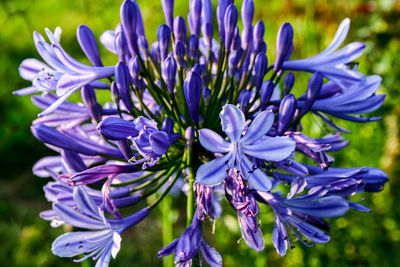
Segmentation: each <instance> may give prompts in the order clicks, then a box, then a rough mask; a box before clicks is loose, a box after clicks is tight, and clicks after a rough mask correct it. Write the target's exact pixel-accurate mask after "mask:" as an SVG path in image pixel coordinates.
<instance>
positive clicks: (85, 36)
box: [76, 25, 103, 67]
mask: <svg viewBox="0 0 400 267" xmlns="http://www.w3.org/2000/svg"><path fill="white" fill-rule="evenodd" d="M76 35H77V37H78V42H79V45H80V46H81V48H82V50H83V52H84V53H85V55H86V56H87V57H88V59H89V60H90V62H92V64H93V65H94V66H96V67H103V63H102V62H101V58H100V54H99V49H98V47H97V43H96V38H95V37H94V34H93V32H92V30H91V29H90V28H89V27H88V26H86V25H79V27H78V29H77V32H76Z"/></svg>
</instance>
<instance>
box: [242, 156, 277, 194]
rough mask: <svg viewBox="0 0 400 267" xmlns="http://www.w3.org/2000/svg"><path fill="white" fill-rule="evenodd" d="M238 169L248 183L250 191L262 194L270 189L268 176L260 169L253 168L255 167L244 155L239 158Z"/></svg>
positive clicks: (270, 184)
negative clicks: (253, 190)
mask: <svg viewBox="0 0 400 267" xmlns="http://www.w3.org/2000/svg"><path fill="white" fill-rule="evenodd" d="M239 167H240V171H241V173H242V175H243V176H244V178H245V179H246V180H247V181H248V182H249V184H250V185H251V187H252V189H255V190H257V191H262V192H266V191H269V190H270V189H271V187H272V183H271V180H270V179H269V178H268V176H267V175H266V174H265V173H264V172H263V171H262V170H261V169H259V168H255V165H254V164H252V162H251V161H250V160H249V158H248V157H246V156H245V155H242V156H241V161H240V165H239Z"/></svg>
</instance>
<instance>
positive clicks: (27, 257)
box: [0, 0, 400, 267]
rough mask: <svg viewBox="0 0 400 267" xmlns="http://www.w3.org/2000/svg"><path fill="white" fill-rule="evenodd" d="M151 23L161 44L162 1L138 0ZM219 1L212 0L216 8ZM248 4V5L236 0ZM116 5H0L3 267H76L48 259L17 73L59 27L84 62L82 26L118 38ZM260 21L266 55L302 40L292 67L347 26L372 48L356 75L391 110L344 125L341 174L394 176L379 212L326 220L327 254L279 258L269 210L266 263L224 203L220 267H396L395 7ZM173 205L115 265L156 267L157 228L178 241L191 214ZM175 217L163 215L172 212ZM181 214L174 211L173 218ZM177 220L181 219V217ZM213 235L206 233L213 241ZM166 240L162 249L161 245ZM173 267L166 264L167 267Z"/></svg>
mask: <svg viewBox="0 0 400 267" xmlns="http://www.w3.org/2000/svg"><path fill="white" fill-rule="evenodd" d="M138 2H139V4H140V5H141V8H142V12H143V17H144V20H145V27H146V32H147V35H148V38H149V41H154V40H155V38H156V27H157V26H158V25H159V24H160V23H163V22H164V16H163V13H162V10H161V4H160V1H158V0H156V1H145V0H138ZM187 2H188V1H185V0H175V6H176V8H175V14H176V15H182V16H184V17H185V14H187V10H188V7H187V6H188V4H187ZM214 2H215V3H216V2H217V1H214ZM236 2H237V4H241V1H236ZM119 5H120V1H112V0H105V1H94V0H68V1H67V0H63V1H61V0H35V1H21V0H2V1H0V27H1V31H0V62H1V64H0V81H1V84H2V90H0V164H1V165H0V167H1V170H2V176H1V178H0V218H1V220H0V242H1V249H0V262H1V263H0V265H2V266H75V264H73V263H72V261H71V260H69V259H59V258H57V257H56V256H53V255H52V254H51V251H50V247H51V243H52V241H53V240H54V239H55V238H56V237H57V236H58V235H60V234H61V233H62V232H63V229H62V227H61V228H59V229H51V228H50V227H49V226H48V223H47V222H45V221H42V220H41V219H40V218H39V217H38V213H39V212H40V211H42V210H45V209H48V208H50V205H49V204H47V203H46V202H45V199H44V197H43V193H42V190H41V187H42V186H43V185H44V184H45V183H46V180H43V179H39V178H35V177H33V175H32V174H31V166H32V165H33V163H34V162H35V161H37V160H38V159H39V158H41V157H43V156H44V155H48V154H49V153H51V152H50V150H48V149H46V148H45V147H44V146H43V145H42V144H41V143H40V142H38V141H36V140H35V139H34V138H33V137H32V135H31V134H30V131H29V126H30V124H31V121H32V120H33V119H34V118H35V117H36V114H37V113H38V109H37V108H35V107H34V106H33V105H32V104H31V103H30V99H29V97H15V96H13V95H12V94H11V92H12V91H13V90H15V89H18V88H22V87H25V86H29V82H25V81H23V80H22V79H21V78H20V77H19V76H18V66H19V64H20V62H21V61H22V60H23V59H25V58H27V57H36V58H38V57H39V56H38V54H37V52H36V51H35V49H34V46H33V41H32V38H31V37H32V31H33V30H38V31H40V32H43V29H44V27H49V28H50V29H54V28H55V27H56V26H61V27H62V29H63V35H62V44H63V46H64V47H65V49H66V50H67V51H68V52H70V53H71V54H72V55H73V56H75V57H77V58H78V59H79V60H81V61H83V62H88V61H87V59H85V58H84V56H83V53H82V52H81V51H80V49H79V47H78V45H77V42H76V37H75V31H76V27H77V26H78V24H80V23H84V24H87V25H88V26H90V27H91V28H92V29H93V31H94V32H95V34H96V35H97V36H100V34H101V33H102V31H104V30H106V29H112V28H114V27H115V25H116V24H117V23H118V21H119ZM255 6H256V14H255V16H256V19H257V20H258V19H263V20H264V22H265V24H266V42H267V44H268V45H269V47H268V53H267V55H268V57H269V59H270V60H272V59H273V58H274V53H275V47H274V46H275V38H276V33H277V31H278V29H279V26H280V24H281V23H283V22H285V21H289V22H291V23H292V24H293V27H294V30H295V37H294V38H295V50H294V55H293V58H303V57H307V56H311V55H313V54H315V53H317V52H319V51H322V49H323V48H324V47H325V46H327V45H328V44H329V42H330V40H331V39H332V38H333V35H334V33H335V30H336V27H337V25H338V24H339V22H340V21H341V20H342V19H344V18H345V17H350V18H351V19H352V27H351V30H350V36H349V38H348V39H347V41H348V42H349V41H354V40H361V41H365V42H366V44H367V49H366V51H365V54H364V56H363V57H362V58H361V60H360V67H361V71H362V72H364V73H366V74H379V75H381V76H382V77H383V85H382V87H381V89H380V91H381V92H382V93H386V94H387V95H388V96H387V100H386V103H385V105H384V107H383V108H381V110H380V111H378V113H379V114H381V115H383V116H384V119H383V120H381V121H379V122H375V123H371V124H352V123H342V122H340V125H342V126H345V127H346V128H348V129H350V130H351V131H352V134H347V135H346V136H345V137H346V138H348V139H350V140H351V144H350V146H349V147H348V149H346V150H344V151H343V152H337V153H335V154H334V156H335V158H336V162H335V165H336V166H341V167H353V166H364V165H366V166H373V167H381V168H383V169H384V170H385V171H386V172H387V173H388V174H389V177H390V182H389V183H388V184H387V185H386V187H385V190H384V191H383V192H381V193H379V194H364V197H365V202H364V203H365V204H366V205H367V206H369V207H371V209H372V210H373V212H372V214H361V213H360V212H354V211H351V212H349V213H348V214H347V215H346V216H344V217H343V218H340V219H336V220H331V234H332V240H331V241H330V242H329V243H328V244H325V245H317V246H316V247H315V248H306V247H304V246H302V245H301V244H299V242H295V246H296V248H295V249H293V250H292V251H289V252H288V255H287V256H286V257H280V256H279V255H278V254H277V253H276V252H275V249H274V248H273V245H272V241H271V233H272V227H273V214H272V212H271V211H270V210H268V207H262V214H264V215H263V216H262V217H261V221H262V229H263V233H264V235H265V241H266V248H265V251H264V252H262V253H256V252H255V251H252V250H250V249H248V248H247V247H246V245H245V243H244V242H239V243H237V242H236V241H237V240H239V238H240V229H239V227H238V224H237V219H236V217H235V214H234V212H233V211H232V209H231V208H230V207H229V206H228V205H227V204H226V203H225V204H224V211H225V213H224V215H223V216H222V218H221V219H219V220H217V222H216V232H215V234H214V235H213V236H212V235H209V236H210V237H209V238H207V239H208V240H209V241H210V243H211V244H212V245H214V246H215V247H216V249H217V250H218V251H219V252H220V253H221V255H222V256H223V258H224V265H225V266H267V265H270V266H382V267H383V266H400V260H399V258H398V257H396V252H397V251H399V249H400V226H399V221H400V209H398V208H397V203H399V201H400V199H399V198H400V197H399V196H400V181H399V179H398V178H397V177H398V175H399V174H400V167H399V166H400V165H399V164H398V162H399V158H400V153H399V152H400V151H399V146H400V136H399V124H400V118H399V116H400V108H398V107H397V103H398V102H399V100H400V89H399V87H398V82H397V80H398V77H399V76H400V65H399V64H398V60H399V56H398V55H399V52H400V39H399V38H398V36H400V35H399V33H400V30H399V29H400V22H399V19H398V18H399V17H400V6H399V4H398V3H397V4H396V1H394V0H382V1H376V2H373V1H371V2H365V1H361V0H355V1H346V0H338V1H331V2H327V1H322V0H313V1H305V0H285V1H279V0H275V1H265V0H255ZM101 52H102V55H104V62H105V63H106V64H115V60H116V59H115V57H114V56H113V55H110V54H109V53H108V52H107V51H106V50H105V49H104V48H101ZM308 78H309V76H307V75H304V76H299V77H297V76H296V80H297V82H296V85H295V91H294V92H295V93H296V94H297V95H299V94H300V93H302V92H304V91H305V88H306V84H307V79H308ZM304 127H305V129H306V132H307V133H308V134H310V135H311V136H313V137H318V136H321V135H323V132H322V131H321V129H320V128H319V127H318V126H317V124H315V121H314V119H313V118H312V117H311V116H310V117H307V118H306V119H305V122H304ZM183 201H185V200H184V199H183V198H182V199H175V200H174V204H173V206H172V209H171V213H172V215H171V216H168V214H165V212H163V214H162V213H161V212H159V213H154V214H152V216H150V218H148V219H146V223H141V224H139V225H138V226H137V227H135V228H134V229H132V230H130V231H128V232H127V233H126V234H124V236H123V241H122V249H121V252H120V254H119V255H118V258H117V260H116V261H113V262H112V263H111V266H116V265H117V264H119V266H160V265H162V261H161V260H160V259H158V258H157V257H156V253H157V251H158V250H159V249H161V248H162V244H163V242H164V243H167V242H168V240H165V239H166V238H172V237H171V236H170V235H168V234H164V235H161V232H162V231H161V222H162V219H161V217H163V220H168V218H170V219H171V220H172V223H174V233H173V237H176V236H178V235H180V234H181V233H182V231H183V229H184V227H185V222H184V216H183V215H184V212H185V211H184V210H183V209H182V206H184V205H181V204H180V203H182V202H183ZM166 207H168V205H167V206H166ZM178 211H179V212H178ZM177 214H181V216H180V217H179V218H178V215H177ZM211 228H212V227H211V226H210V225H208V226H207V227H206V228H205V229H204V232H205V233H211ZM163 238H164V241H163ZM168 261H169V260H167V262H168Z"/></svg>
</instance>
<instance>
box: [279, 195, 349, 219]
mask: <svg viewBox="0 0 400 267" xmlns="http://www.w3.org/2000/svg"><path fill="white" fill-rule="evenodd" d="M281 204H282V205H284V206H285V207H288V208H289V209H291V210H294V211H297V212H301V213H304V214H307V215H310V216H315V217H320V218H334V217H339V216H342V215H343V214H345V213H346V212H347V211H348V210H349V205H348V203H347V201H346V200H345V199H344V198H342V197H339V196H327V197H323V198H321V199H315V200H313V201H302V200H297V198H292V199H287V200H284V201H282V202H281Z"/></svg>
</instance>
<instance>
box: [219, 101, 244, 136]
mask: <svg viewBox="0 0 400 267" xmlns="http://www.w3.org/2000/svg"><path fill="white" fill-rule="evenodd" d="M219 117H220V118H221V125H222V131H224V132H225V133H226V135H227V136H228V137H229V139H230V141H231V142H235V141H238V140H239V139H240V137H241V136H242V132H243V129H244V127H245V122H246V121H245V117H244V114H243V112H242V111H240V109H238V108H237V107H235V106H234V105H231V104H227V105H225V106H223V107H222V111H221V113H220V114H219Z"/></svg>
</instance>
